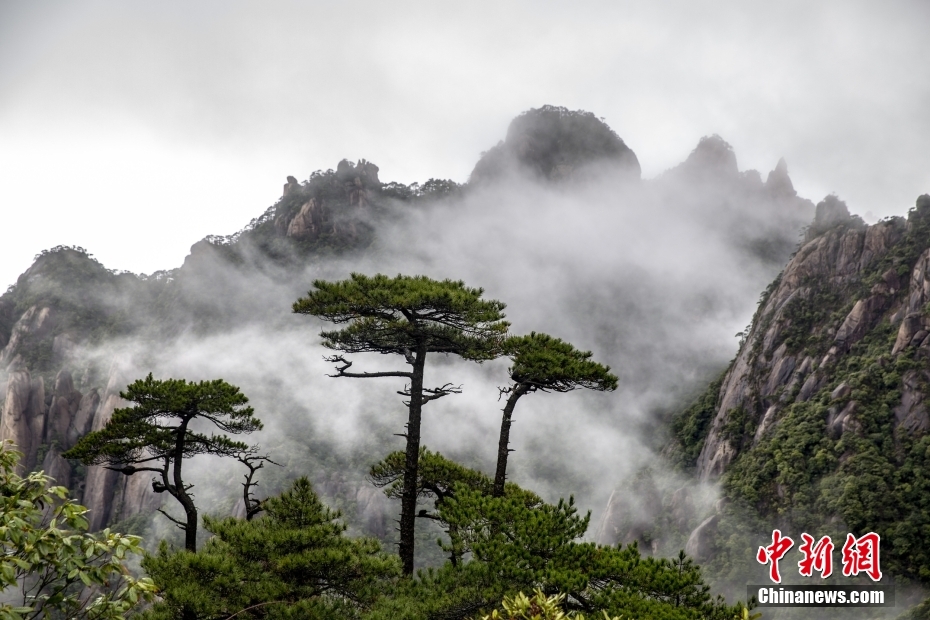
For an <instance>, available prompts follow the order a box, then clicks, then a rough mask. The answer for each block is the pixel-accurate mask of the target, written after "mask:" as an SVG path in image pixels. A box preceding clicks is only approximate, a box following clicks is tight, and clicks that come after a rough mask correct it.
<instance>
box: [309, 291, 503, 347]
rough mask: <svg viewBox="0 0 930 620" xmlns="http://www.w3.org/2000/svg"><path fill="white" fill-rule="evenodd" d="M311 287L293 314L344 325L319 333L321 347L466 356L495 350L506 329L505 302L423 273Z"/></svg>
mask: <svg viewBox="0 0 930 620" xmlns="http://www.w3.org/2000/svg"><path fill="white" fill-rule="evenodd" d="M313 286H314V287H315V288H316V290H315V291H310V292H309V293H307V296H306V297H303V298H301V299H298V300H297V302H295V303H294V312H297V313H300V314H311V315H314V316H318V317H320V318H322V319H324V320H327V321H331V322H333V323H336V324H340V323H348V324H349V325H348V326H347V327H345V328H343V329H341V330H338V331H329V332H323V333H322V336H323V339H324V342H323V344H324V346H326V347H328V348H330V349H336V350H339V351H345V352H347V353H361V352H377V353H394V354H405V353H408V352H410V351H411V350H413V349H416V348H418V346H424V347H425V350H427V351H433V352H441V353H455V354H457V355H461V356H462V357H465V358H466V359H474V360H484V359H491V358H493V357H496V356H497V355H499V354H500V343H501V341H502V339H503V336H504V334H505V333H506V332H507V327H508V325H509V324H508V323H507V322H506V321H504V320H503V318H504V315H503V313H502V311H503V309H504V304H503V303H501V302H499V301H495V300H483V299H481V295H482V293H483V292H484V291H483V290H482V289H480V288H468V287H466V286H465V284H464V283H463V282H461V281H458V282H456V281H452V280H443V281H438V280H432V279H430V278H427V277H425V276H404V275H398V276H396V277H394V278H388V277H387V276H384V275H381V274H378V275H375V276H373V277H369V276H365V275H362V274H358V273H353V274H352V276H351V278H350V279H348V280H342V281H339V282H327V281H324V280H316V281H314V283H313Z"/></svg>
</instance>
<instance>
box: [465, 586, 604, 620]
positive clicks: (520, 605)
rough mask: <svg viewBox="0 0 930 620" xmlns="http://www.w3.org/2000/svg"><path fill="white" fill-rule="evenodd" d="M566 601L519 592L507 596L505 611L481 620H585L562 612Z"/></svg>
mask: <svg viewBox="0 0 930 620" xmlns="http://www.w3.org/2000/svg"><path fill="white" fill-rule="evenodd" d="M563 601H565V595H564V594H553V595H552V596H546V594H545V592H543V591H542V590H538V589H537V590H536V592H534V593H533V596H532V598H530V597H528V596H526V595H525V594H523V592H518V593H517V594H516V595H515V596H505V597H504V601H503V603H502V604H501V607H503V608H504V610H503V611H500V610H498V609H495V610H494V611H492V612H491V613H490V614H487V615H484V616H482V617H481V620H563V619H564V618H572V619H573V620H585V617H584V614H583V613H578V612H571V611H570V612H568V613H567V614H566V613H565V612H564V611H562V603H563ZM602 613H603V614H604V620H620V618H618V617H614V618H611V617H610V616H609V615H608V614H607V612H606V611H605V612H602Z"/></svg>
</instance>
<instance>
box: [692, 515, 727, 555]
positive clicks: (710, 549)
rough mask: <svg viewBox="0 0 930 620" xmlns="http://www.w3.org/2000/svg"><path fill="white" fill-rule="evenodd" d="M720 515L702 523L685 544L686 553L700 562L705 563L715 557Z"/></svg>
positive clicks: (710, 517) (708, 518) (712, 516)
mask: <svg viewBox="0 0 930 620" xmlns="http://www.w3.org/2000/svg"><path fill="white" fill-rule="evenodd" d="M719 522H720V515H717V514H714V515H711V516H709V517H707V518H706V519H704V521H702V522H701V524H700V525H699V526H697V528H695V530H694V531H693V532H691V536H689V537H688V542H687V543H685V553H687V554H688V555H690V556H691V557H692V558H694V559H695V560H697V561H698V562H703V561H705V560H707V559H709V558H711V557H712V556H713V555H714V552H715V551H716V543H717V524H718V523H719Z"/></svg>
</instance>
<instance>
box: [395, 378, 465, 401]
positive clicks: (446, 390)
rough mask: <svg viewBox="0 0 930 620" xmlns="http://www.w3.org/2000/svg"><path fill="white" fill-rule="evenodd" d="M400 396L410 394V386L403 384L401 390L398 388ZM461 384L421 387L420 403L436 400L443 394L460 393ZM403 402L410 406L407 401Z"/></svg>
mask: <svg viewBox="0 0 930 620" xmlns="http://www.w3.org/2000/svg"><path fill="white" fill-rule="evenodd" d="M397 393H398V394H400V395H401V396H407V397H409V396H410V386H409V385H405V386H404V389H403V390H398V392H397ZM461 393H462V386H461V385H456V386H453V385H452V384H451V383H447V384H445V385H443V386H441V387H438V388H423V400H421V401H420V403H421V404H423V405H425V404H426V403H428V402H430V401H431V400H437V399H439V398H442V397H443V396H448V395H449V394H461ZM404 404H405V405H407V406H410V402H409V401H404Z"/></svg>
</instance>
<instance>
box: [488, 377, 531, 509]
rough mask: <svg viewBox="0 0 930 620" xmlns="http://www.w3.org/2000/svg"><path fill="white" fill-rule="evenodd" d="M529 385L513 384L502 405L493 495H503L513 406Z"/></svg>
mask: <svg viewBox="0 0 930 620" xmlns="http://www.w3.org/2000/svg"><path fill="white" fill-rule="evenodd" d="M528 390H529V387H528V386H527V385H526V384H524V383H518V384H516V385H515V386H514V388H513V391H512V392H510V396H509V397H508V398H507V404H506V405H504V417H503V419H502V420H501V438H500V440H499V441H498V442H497V471H495V472H494V497H503V496H504V483H505V482H506V481H507V455H508V454H509V453H510V448H509V447H508V446H509V445H510V424H511V422H512V420H511V418H512V416H513V410H514V407H516V406H517V401H518V400H520V397H521V396H523V395H524V394H526V393H527V391H528Z"/></svg>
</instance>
